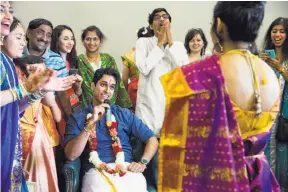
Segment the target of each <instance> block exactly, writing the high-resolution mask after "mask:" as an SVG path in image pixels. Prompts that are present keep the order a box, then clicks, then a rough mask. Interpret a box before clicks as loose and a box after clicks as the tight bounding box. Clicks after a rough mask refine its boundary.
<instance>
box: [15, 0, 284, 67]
mask: <svg viewBox="0 0 288 192" xmlns="http://www.w3.org/2000/svg"><path fill="white" fill-rule="evenodd" d="M215 3H216V2H215V1H214V2H212V1H201V2H197V1H191V2H187V1H185V2H178V1H177V2H176V1H175V2H172V1H169V2H164V1H160V2H157V1H146V2H145V1H138V2H137V1H135V2H132V1H131V2H127V1H126V2H120V1H117V2H101V1H100V2H99V1H98V2H92V1H90V2H87V1H86V2H76V1H75V2H63V1H62V2H56V1H51V2H48V1H29V2H25V1H21V2H13V7H14V12H15V16H16V17H18V19H20V20H21V21H22V23H23V24H24V26H25V27H27V26H28V23H29V22H30V21H31V20H32V19H35V18H39V17H42V18H45V19H48V20H50V21H51V22H52V23H53V25H54V26H56V25H59V24H66V25H69V26H70V27H71V28H72V29H73V31H74V33H75V36H76V40H77V51H78V53H84V48H83V46H82V43H81V39H80V36H81V33H82V30H83V29H85V28H86V27H87V26H89V25H96V26H98V27H99V28H100V29H101V30H102V32H103V33H104V34H105V35H106V37H107V41H106V42H105V43H104V46H103V47H102V51H103V52H107V53H109V54H111V55H112V56H114V58H115V59H116V62H117V64H118V67H119V69H120V70H121V69H122V63H121V55H123V54H124V53H125V52H127V51H128V50H130V49H131V48H132V47H133V46H134V45H135V41H136V39H137V34H136V32H137V30H138V29H139V28H140V27H143V26H148V21H147V20H148V14H149V13H151V12H152V10H153V9H154V8H159V7H164V8H166V9H167V11H168V12H169V13H170V14H171V16H172V34H173V39H174V40H179V41H184V38H185V34H186V32H187V31H188V29H190V28H192V27H194V28H202V29H203V30H204V32H205V34H206V37H207V39H208V41H209V42H208V47H209V48H211V47H212V44H211V38H210V36H209V30H210V26H211V25H210V22H211V21H212V12H213V8H214V5H215ZM280 16H282V17H288V2H287V1H283V2H276V1H275V2H273V1H270V2H267V5H266V12H265V18H264V22H263V26H262V27H261V29H260V33H259V37H258V39H257V43H258V46H260V45H261V43H262V40H263V38H264V34H265V33H266V30H267V29H268V27H269V25H270V23H271V22H272V21H273V20H274V19H276V18H277V17H280ZM251 22H252V21H251Z"/></svg>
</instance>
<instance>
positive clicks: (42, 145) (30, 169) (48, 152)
mask: <svg viewBox="0 0 288 192" xmlns="http://www.w3.org/2000/svg"><path fill="white" fill-rule="evenodd" d="M14 62H15V65H16V71H17V74H18V77H19V81H20V82H23V81H25V80H26V78H27V77H28V76H29V74H32V73H33V71H35V70H36V69H37V70H40V69H42V70H43V69H45V68H46V67H45V63H44V61H43V59H42V58H41V57H38V56H34V55H29V56H25V57H22V58H17V59H15V60H14ZM42 103H44V104H45V105H46V106H47V108H49V109H51V112H52V115H53V117H54V120H55V121H56V122H59V121H60V119H61V111H60V109H59V107H58V105H57V103H56V101H55V99H54V93H53V92H48V93H47V94H46V96H45V97H44V98H43V99H42V100H37V101H35V102H34V103H29V107H28V108H27V109H26V110H25V112H24V114H23V117H22V118H21V119H20V128H21V134H22V154H23V161H22V164H23V170H24V176H25V179H26V181H27V183H28V187H30V188H31V190H32V188H33V189H34V191H41V192H42V191H43V192H48V191H53V192H57V191H59V189H58V179H57V171H56V165H55V157H54V151H53V146H52V141H51V139H50V136H49V133H48V130H47V127H46V125H45V123H44V120H43V116H42V110H43V106H42ZM30 188H29V190H30Z"/></svg>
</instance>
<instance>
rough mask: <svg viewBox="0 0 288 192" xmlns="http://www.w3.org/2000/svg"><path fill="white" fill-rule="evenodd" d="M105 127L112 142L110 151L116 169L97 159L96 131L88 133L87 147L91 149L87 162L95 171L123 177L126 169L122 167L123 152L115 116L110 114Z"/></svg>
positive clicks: (123, 161) (123, 160)
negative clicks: (111, 151) (114, 158)
mask: <svg viewBox="0 0 288 192" xmlns="http://www.w3.org/2000/svg"><path fill="white" fill-rule="evenodd" d="M91 116H92V115H91V114H89V116H87V118H88V119H89V118H90V117H91ZM106 126H107V129H108V132H109V134H110V136H111V138H112V140H113V143H112V150H113V153H114V155H115V157H116V160H115V163H116V167H115V169H112V168H111V167H110V166H108V165H107V164H106V163H105V162H103V161H101V159H100V158H99V155H98V153H97V136H96V129H93V130H92V131H91V132H90V136H89V139H88V142H89V147H90V149H91V152H90V155H89V156H90V157H89V162H91V163H92V164H93V165H94V166H95V167H96V168H97V169H99V170H100V171H102V170H104V171H106V172H107V173H109V174H119V176H120V177H123V176H124V175H125V174H126V169H125V166H124V163H125V157H124V152H123V150H122V146H121V142H120V138H119V137H118V136H117V133H118V132H117V131H118V124H117V122H116V119H115V116H114V115H113V114H111V121H107V122H106Z"/></svg>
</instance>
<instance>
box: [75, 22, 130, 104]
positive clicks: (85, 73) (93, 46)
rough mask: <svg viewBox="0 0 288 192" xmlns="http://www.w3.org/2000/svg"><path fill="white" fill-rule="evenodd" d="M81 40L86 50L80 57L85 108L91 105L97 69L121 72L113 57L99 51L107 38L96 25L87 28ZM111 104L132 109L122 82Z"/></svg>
mask: <svg viewBox="0 0 288 192" xmlns="http://www.w3.org/2000/svg"><path fill="white" fill-rule="evenodd" d="M81 38H82V43H83V45H84V47H85V49H86V54H81V55H79V57H78V59H79V62H78V65H79V69H80V74H81V77H82V78H83V83H82V91H83V93H82V95H81V101H82V103H83V104H84V105H85V107H87V106H88V105H89V104H90V103H91V99H92V95H93V90H92V87H91V83H92V80H93V75H94V72H95V71H96V70H97V69H100V68H107V67H111V68H113V69H115V70H116V71H117V73H119V70H118V67H117V64H116V62H115V60H114V58H113V57H112V56H110V55H109V54H107V53H100V51H99V50H100V47H101V46H102V44H103V41H104V39H105V36H104V34H103V33H102V31H101V30H100V29H99V28H98V27H96V26H94V25H92V26H89V27H87V28H86V29H85V30H84V31H83V33H82V35H81ZM119 75H120V73H119ZM110 102H111V103H112V104H116V105H119V106H121V107H124V108H130V107H132V103H131V101H130V98H129V95H128V93H127V91H126V89H125V86H124V84H123V81H122V80H121V81H120V83H119V84H117V87H116V88H115V93H114V95H113V97H112V99H111V101H110Z"/></svg>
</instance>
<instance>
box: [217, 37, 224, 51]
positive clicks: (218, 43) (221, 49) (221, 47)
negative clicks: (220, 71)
mask: <svg viewBox="0 0 288 192" xmlns="http://www.w3.org/2000/svg"><path fill="white" fill-rule="evenodd" d="M216 44H217V45H218V47H219V49H220V53H223V46H222V45H221V43H220V42H219V39H217V41H216Z"/></svg>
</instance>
